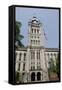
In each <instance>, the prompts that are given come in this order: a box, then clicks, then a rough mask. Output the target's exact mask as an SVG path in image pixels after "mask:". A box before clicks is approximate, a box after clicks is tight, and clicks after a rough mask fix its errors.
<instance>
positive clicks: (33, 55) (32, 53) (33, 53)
mask: <svg viewBox="0 0 62 90" xmlns="http://www.w3.org/2000/svg"><path fill="white" fill-rule="evenodd" d="M31 59H35V52H34V51H32V52H31Z"/></svg>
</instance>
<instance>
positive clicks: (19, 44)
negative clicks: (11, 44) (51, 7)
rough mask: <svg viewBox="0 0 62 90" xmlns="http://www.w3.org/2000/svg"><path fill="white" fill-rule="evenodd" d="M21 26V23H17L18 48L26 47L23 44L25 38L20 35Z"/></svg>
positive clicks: (16, 43)
mask: <svg viewBox="0 0 62 90" xmlns="http://www.w3.org/2000/svg"><path fill="white" fill-rule="evenodd" d="M21 26H22V24H21V23H20V22H18V21H16V42H15V45H16V47H17V48H18V47H24V45H23V44H22V42H21V40H22V39H23V38H24V36H23V35H21V34H20V28H21Z"/></svg>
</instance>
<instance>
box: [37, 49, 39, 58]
mask: <svg viewBox="0 0 62 90" xmlns="http://www.w3.org/2000/svg"><path fill="white" fill-rule="evenodd" d="M37 59H40V51H38V52H37Z"/></svg>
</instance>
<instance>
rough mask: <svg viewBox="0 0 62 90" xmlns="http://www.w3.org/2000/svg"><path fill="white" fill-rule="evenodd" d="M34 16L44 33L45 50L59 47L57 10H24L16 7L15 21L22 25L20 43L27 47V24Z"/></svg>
mask: <svg viewBox="0 0 62 90" xmlns="http://www.w3.org/2000/svg"><path fill="white" fill-rule="evenodd" d="M33 16H36V17H37V18H38V19H39V20H40V22H41V23H42V24H43V29H44V31H45V33H46V37H47V40H46V44H45V47H47V48H58V47H59V10H58V9H45V8H44V9H43V8H39V9H38V8H26V7H25V8H24V7H16V21H19V22H21V23H22V26H21V28H20V33H21V34H22V35H23V36H24V39H23V40H22V43H23V44H24V45H25V46H27V45H28V22H29V20H30V19H32V17H33Z"/></svg>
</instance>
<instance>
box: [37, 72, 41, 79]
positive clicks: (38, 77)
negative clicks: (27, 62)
mask: <svg viewBox="0 0 62 90" xmlns="http://www.w3.org/2000/svg"><path fill="white" fill-rule="evenodd" d="M37 80H38V81H39V80H41V73H40V72H38V73H37Z"/></svg>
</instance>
